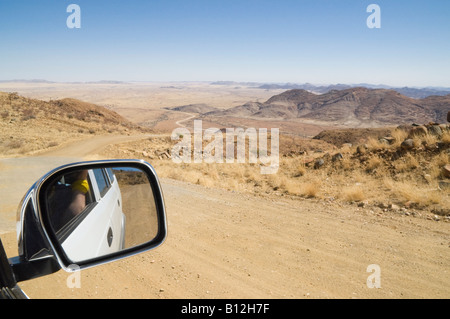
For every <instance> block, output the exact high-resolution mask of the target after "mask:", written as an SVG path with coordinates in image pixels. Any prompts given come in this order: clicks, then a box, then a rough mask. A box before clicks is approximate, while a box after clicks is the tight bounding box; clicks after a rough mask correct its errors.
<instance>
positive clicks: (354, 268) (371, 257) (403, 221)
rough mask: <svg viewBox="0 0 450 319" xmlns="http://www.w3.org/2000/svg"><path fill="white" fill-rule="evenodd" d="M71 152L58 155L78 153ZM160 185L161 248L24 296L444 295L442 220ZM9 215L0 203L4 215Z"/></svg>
mask: <svg viewBox="0 0 450 319" xmlns="http://www.w3.org/2000/svg"><path fill="white" fill-rule="evenodd" d="M107 142H108V141H105V140H99V141H98V142H97V144H96V143H94V144H93V145H92V147H93V146H95V145H96V147H97V148H99V147H100V146H102V145H105V144H107ZM109 142H111V141H109ZM96 147H93V149H95V148H96ZM72 150H78V151H76V152H74V153H73V152H72V151H71V148H70V147H69V148H66V149H63V150H60V153H59V156H69V155H75V154H79V149H77V148H75V147H74V148H73V149H72ZM92 152H94V153H92ZM92 152H88V153H90V154H91V155H89V154H87V153H85V154H84V156H85V158H95V155H94V156H93V155H92V154H95V151H92ZM51 158H52V159H53V160H54V161H56V160H58V161H60V162H62V161H65V160H68V158H62V157H59V158H58V156H57V154H53V156H52V157H51ZM18 162H19V161H18V159H16V160H15V161H14V162H6V164H5V160H2V162H0V164H1V170H0V171H1V172H2V174H3V175H2V181H4V180H5V178H10V180H11V178H12V177H11V176H15V175H17V174H19V175H20V172H21V171H20V169H21V167H20V165H18V166H17V163H18ZM42 162H45V163H46V165H47V166H48V165H50V164H53V163H51V162H50V161H49V160H48V158H47V157H40V158H29V159H27V164H26V165H28V167H34V170H32V171H33V172H34V174H38V172H39V174H38V175H42V174H41V173H45V171H42V172H41V170H43V169H44V168H45V166H46V165H43V164H42ZM13 163H16V164H14V165H13ZM22 176H23V174H22ZM28 178H29V179H32V178H34V176H29V177H28ZM24 182H25V181H22V183H24ZM2 184H3V182H2ZM21 185H22V184H21ZM30 185H31V182H30V184H29V185H28V186H30ZM162 187H163V191H164V195H165V199H166V206H167V215H168V226H169V236H168V238H167V240H166V242H165V243H164V244H163V245H162V246H161V247H159V248H157V249H156V250H153V251H150V252H147V253H144V254H141V255H138V256H134V257H131V258H128V259H124V260H121V261H118V262H115V263H111V264H108V265H103V266H99V267H96V268H92V269H88V270H85V271H82V272H81V273H80V280H81V288H69V287H68V286H67V280H68V279H70V277H69V276H70V275H69V274H68V273H65V272H63V271H59V272H57V273H55V274H53V275H50V276H46V277H42V278H38V279H34V280H30V281H26V282H22V283H20V286H21V287H22V288H23V289H24V291H25V292H26V293H27V294H28V296H29V297H30V298H162V299H166V298H449V297H450V276H449V270H450V267H449V265H450V253H449V249H450V235H449V234H450V232H449V227H450V224H449V223H445V222H436V221H433V220H427V219H421V218H416V217H413V216H406V215H400V214H395V213H393V212H385V213H375V212H373V211H371V210H370V209H366V208H358V207H355V206H350V205H348V206H347V205H339V204H337V203H328V202H323V201H317V200H305V199H303V200H292V199H288V198H283V197H270V196H264V197H260V196H255V195H249V194H240V193H237V192H231V191H226V190H221V189H214V188H205V187H202V186H199V185H192V184H188V183H183V182H178V181H174V180H169V179H165V180H162ZM19 189H21V187H17V188H15V190H16V192H18V191H19ZM2 193H3V190H2ZM22 195H23V193H20V194H18V195H17V196H19V197H20V196H22ZM17 204H18V202H17ZM14 212H15V211H11V210H10V209H8V210H4V209H2V216H1V219H2V220H9V219H11V218H12V216H13V215H14ZM5 225H6V226H11V225H12V224H10V223H6V224H5ZM13 230H14V229H13V228H7V229H5V228H4V229H3V234H2V235H1V238H2V241H3V243H4V245H5V246H6V250H7V254H8V256H10V257H13V256H15V255H17V244H16V242H15V232H14V231H13ZM5 232H6V233H5ZM370 265H377V266H378V267H379V269H380V270H381V272H380V273H379V279H380V284H381V288H369V286H368V285H367V279H368V277H369V276H371V275H372V274H373V273H372V272H368V271H367V270H368V268H369V269H370V267H371V266H370Z"/></svg>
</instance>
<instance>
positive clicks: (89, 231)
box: [41, 166, 158, 263]
mask: <svg viewBox="0 0 450 319" xmlns="http://www.w3.org/2000/svg"><path fill="white" fill-rule="evenodd" d="M43 191H44V194H45V196H44V201H45V203H41V206H42V205H43V206H45V207H46V212H47V217H48V219H49V221H50V224H51V226H52V229H53V231H54V233H55V235H56V238H57V239H58V241H59V243H60V244H61V246H62V248H63V249H64V252H65V254H66V255H67V256H68V258H69V259H70V260H72V261H73V262H74V263H76V262H82V261H85V260H88V259H92V258H96V257H100V256H105V255H108V254H111V253H115V252H118V251H120V250H123V249H127V248H131V247H134V246H137V245H140V244H143V243H146V242H149V241H151V240H152V239H154V238H155V237H156V236H157V233H158V216H157V211H156V206H155V200H154V198H153V192H152V187H151V185H150V182H149V180H148V178H147V175H146V174H145V173H144V172H142V171H141V170H139V169H136V168H132V167H124V166H123V167H122V166H121V167H97V168H94V169H88V170H72V171H70V172H66V173H61V174H59V175H57V176H56V177H55V179H54V180H53V181H52V183H51V184H49V186H48V187H47V188H46V189H44V190H43Z"/></svg>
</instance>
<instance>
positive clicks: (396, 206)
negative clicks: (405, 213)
mask: <svg viewBox="0 0 450 319" xmlns="http://www.w3.org/2000/svg"><path fill="white" fill-rule="evenodd" d="M389 208H390V209H392V210H395V211H398V210H400V207H399V206H398V205H395V204H390V205H389Z"/></svg>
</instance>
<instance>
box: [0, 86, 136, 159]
mask: <svg viewBox="0 0 450 319" xmlns="http://www.w3.org/2000/svg"><path fill="white" fill-rule="evenodd" d="M140 130H142V129H141V128H139V127H137V126H136V125H135V124H133V123H131V122H130V121H128V120H127V119H125V118H123V117H122V116H120V115H119V114H117V113H115V112H113V111H111V110H108V109H107V108H105V107H102V106H98V105H95V104H91V103H86V102H82V101H79V100H76V99H62V100H53V101H41V100H37V99H30V98H25V97H22V96H20V95H18V94H17V93H4V92H0V138H1V140H0V156H3V157H6V156H16V155H25V154H31V153H34V152H39V151H41V150H45V149H48V148H52V147H57V146H58V145H60V144H62V143H65V142H68V141H71V140H75V139H82V138H85V137H88V136H90V135H93V134H128V133H129V132H131V131H140Z"/></svg>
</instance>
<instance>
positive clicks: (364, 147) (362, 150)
mask: <svg viewBox="0 0 450 319" xmlns="http://www.w3.org/2000/svg"><path fill="white" fill-rule="evenodd" d="M367 149H368V147H367V145H366V144H363V145H358V147H357V148H356V153H358V154H365V153H366V152H367Z"/></svg>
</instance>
